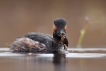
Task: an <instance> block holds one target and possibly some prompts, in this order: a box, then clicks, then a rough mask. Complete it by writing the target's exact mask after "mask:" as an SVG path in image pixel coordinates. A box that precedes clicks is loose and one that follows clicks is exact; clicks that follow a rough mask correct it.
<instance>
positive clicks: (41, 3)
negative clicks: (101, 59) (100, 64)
mask: <svg viewBox="0 0 106 71" xmlns="http://www.w3.org/2000/svg"><path fill="white" fill-rule="evenodd" d="M85 16H88V17H89V19H90V22H95V21H99V23H97V24H91V25H90V27H89V29H88V30H87V33H86V35H85V37H84V39H83V43H82V47H105V46H106V0H0V47H4V46H6V45H5V42H6V43H8V44H11V43H12V42H13V41H14V40H15V39H16V37H18V36H23V35H24V34H26V33H28V32H34V31H35V32H42V33H47V34H51V35H52V26H53V25H52V24H53V21H54V19H56V18H60V17H62V18H65V19H66V20H67V36H68V39H69V46H70V47H76V45H77V42H78V39H79V36H80V30H81V29H82V28H83V27H84V26H85V25H86V21H85V19H84V18H85Z"/></svg>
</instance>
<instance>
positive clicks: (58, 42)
mask: <svg viewBox="0 0 106 71" xmlns="http://www.w3.org/2000/svg"><path fill="white" fill-rule="evenodd" d="M53 42H54V44H55V46H57V47H58V46H60V45H62V41H61V37H58V36H53Z"/></svg>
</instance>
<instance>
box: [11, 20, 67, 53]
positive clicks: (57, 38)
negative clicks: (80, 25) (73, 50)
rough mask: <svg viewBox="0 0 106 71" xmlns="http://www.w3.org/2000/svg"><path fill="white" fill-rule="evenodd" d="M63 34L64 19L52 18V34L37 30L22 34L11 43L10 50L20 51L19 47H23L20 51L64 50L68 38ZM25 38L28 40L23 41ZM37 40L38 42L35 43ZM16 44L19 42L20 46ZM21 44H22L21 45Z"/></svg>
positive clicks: (64, 32) (64, 30) (64, 31)
mask: <svg viewBox="0 0 106 71" xmlns="http://www.w3.org/2000/svg"><path fill="white" fill-rule="evenodd" d="M59 25H60V26H59ZM65 34H66V20H65V19H63V18H58V19H56V20H54V28H53V36H52V35H49V34H44V33H39V32H30V33H28V34H26V35H24V36H22V37H21V38H17V39H16V41H14V42H13V43H12V44H11V50H12V51H13V52H20V49H21V48H23V47H24V49H23V50H22V52H38V51H40V52H50V53H51V52H58V51H63V52H64V51H67V50H66V47H68V39H67V37H66V35H65ZM26 39H28V40H27V41H24V40H26ZM20 40H21V41H20ZM15 42H17V43H15ZM26 42H28V43H26ZM37 42H38V44H35V43H37ZM17 44H19V45H20V46H19V45H17ZM21 44H24V45H23V46H22V45H21ZM15 45H17V46H19V47H17V46H15ZM64 45H66V46H64ZM26 46H27V50H26ZM32 46H34V47H33V48H32ZM16 50H17V51H16Z"/></svg>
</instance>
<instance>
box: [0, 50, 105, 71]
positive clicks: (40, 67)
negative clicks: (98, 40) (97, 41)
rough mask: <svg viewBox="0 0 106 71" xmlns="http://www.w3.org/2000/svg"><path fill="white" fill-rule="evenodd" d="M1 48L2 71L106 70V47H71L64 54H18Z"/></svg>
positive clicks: (0, 63)
mask: <svg viewBox="0 0 106 71" xmlns="http://www.w3.org/2000/svg"><path fill="white" fill-rule="evenodd" d="M8 50H9V49H8V48H0V71H106V48H85V49H80V48H70V49H68V50H69V53H68V54H66V55H63V54H32V53H27V54H18V53H11V52H8Z"/></svg>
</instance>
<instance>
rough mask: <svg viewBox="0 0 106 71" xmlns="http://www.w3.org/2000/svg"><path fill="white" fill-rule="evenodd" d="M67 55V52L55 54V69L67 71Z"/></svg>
mask: <svg viewBox="0 0 106 71" xmlns="http://www.w3.org/2000/svg"><path fill="white" fill-rule="evenodd" d="M66 63H67V59H66V55H65V54H54V57H53V64H54V70H55V71H66Z"/></svg>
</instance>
